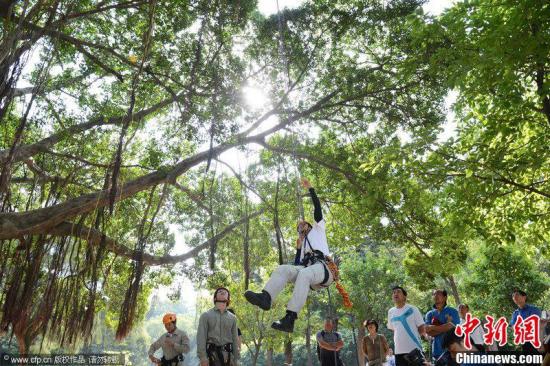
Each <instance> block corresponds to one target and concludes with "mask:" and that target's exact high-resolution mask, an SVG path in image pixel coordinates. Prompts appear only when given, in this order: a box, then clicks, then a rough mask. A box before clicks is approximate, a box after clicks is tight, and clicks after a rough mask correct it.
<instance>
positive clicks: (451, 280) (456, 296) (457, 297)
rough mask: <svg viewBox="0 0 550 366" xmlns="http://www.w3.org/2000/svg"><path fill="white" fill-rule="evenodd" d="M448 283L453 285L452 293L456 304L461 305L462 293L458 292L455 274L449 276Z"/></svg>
mask: <svg viewBox="0 0 550 366" xmlns="http://www.w3.org/2000/svg"><path fill="white" fill-rule="evenodd" d="M447 283H448V284H449V286H450V287H451V293H452V294H453V297H454V299H455V303H456V306H458V305H460V303H461V301H460V294H459V293H458V287H457V286H456V282H455V279H454V277H453V276H449V277H448V278H447Z"/></svg>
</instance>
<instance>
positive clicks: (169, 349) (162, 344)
mask: <svg viewBox="0 0 550 366" xmlns="http://www.w3.org/2000/svg"><path fill="white" fill-rule="evenodd" d="M162 322H163V323H164V327H165V328H166V333H165V334H163V335H162V336H161V337H160V338H159V339H157V340H156V342H155V343H153V344H152V345H151V347H150V348H149V359H150V360H151V362H153V363H156V364H159V365H162V366H183V360H184V356H183V354H184V353H188V352H189V337H187V334H186V333H185V332H184V331H183V330H180V329H178V328H177V327H176V314H174V313H168V314H166V315H164V317H163V318H162ZM159 348H162V353H163V356H162V358H161V359H158V358H156V357H155V356H154V354H155V351H156V350H158V349H159Z"/></svg>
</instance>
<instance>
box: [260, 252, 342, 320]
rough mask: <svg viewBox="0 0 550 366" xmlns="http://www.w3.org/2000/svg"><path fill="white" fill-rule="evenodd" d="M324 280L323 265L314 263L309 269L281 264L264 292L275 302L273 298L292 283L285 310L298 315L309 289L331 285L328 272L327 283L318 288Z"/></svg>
mask: <svg viewBox="0 0 550 366" xmlns="http://www.w3.org/2000/svg"><path fill="white" fill-rule="evenodd" d="M327 271H328V269H327ZM324 279H325V266H324V264H323V263H315V264H314V265H312V266H309V267H304V266H293V265H289V264H282V265H280V266H279V267H277V268H276V269H275V271H273V273H272V274H271V277H270V278H269V281H267V283H266V284H265V287H264V290H266V291H267V292H268V293H269V295H270V296H271V301H275V298H276V297H277V295H279V293H280V292H281V291H282V290H283V289H284V288H285V286H286V284H287V283H289V282H293V283H294V291H293V292H292V298H291V299H290V301H289V302H288V304H287V306H286V308H287V309H288V310H290V311H294V312H295V313H299V312H300V310H301V309H302V308H303V307H304V304H305V303H306V300H307V295H308V294H309V289H310V287H311V288H313V289H315V290H317V289H320V288H322V287H323V286H328V285H330V284H331V283H332V273H331V272H330V271H328V281H327V282H326V283H325V284H324V285H323V286H320V284H321V282H323V280H324Z"/></svg>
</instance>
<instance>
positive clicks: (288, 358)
mask: <svg viewBox="0 0 550 366" xmlns="http://www.w3.org/2000/svg"><path fill="white" fill-rule="evenodd" d="M285 365H292V338H291V337H287V338H286V339H285Z"/></svg>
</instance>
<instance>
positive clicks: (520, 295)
mask: <svg viewBox="0 0 550 366" xmlns="http://www.w3.org/2000/svg"><path fill="white" fill-rule="evenodd" d="M512 301H513V302H514V304H516V305H517V307H518V308H517V309H516V310H514V312H513V313H512V320H511V321H510V326H511V327H514V325H515V324H516V322H517V320H518V316H521V318H522V319H523V320H525V319H527V318H528V317H530V316H531V315H536V316H538V317H539V319H540V318H541V317H542V311H541V310H540V309H539V308H537V307H536V306H534V305H531V304H528V303H527V294H526V293H525V291H522V290H518V289H515V290H514V292H512ZM542 329H543V327H542V322H540V323H539V331H542ZM539 337H540V339H541V340H542V332H540V333H539ZM521 349H522V351H523V353H524V354H532V355H537V354H540V353H539V351H538V350H537V349H536V348H535V346H533V344H532V343H531V342H525V343H524V344H522V345H521ZM542 351H543V348H542V347H541V352H542Z"/></svg>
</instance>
